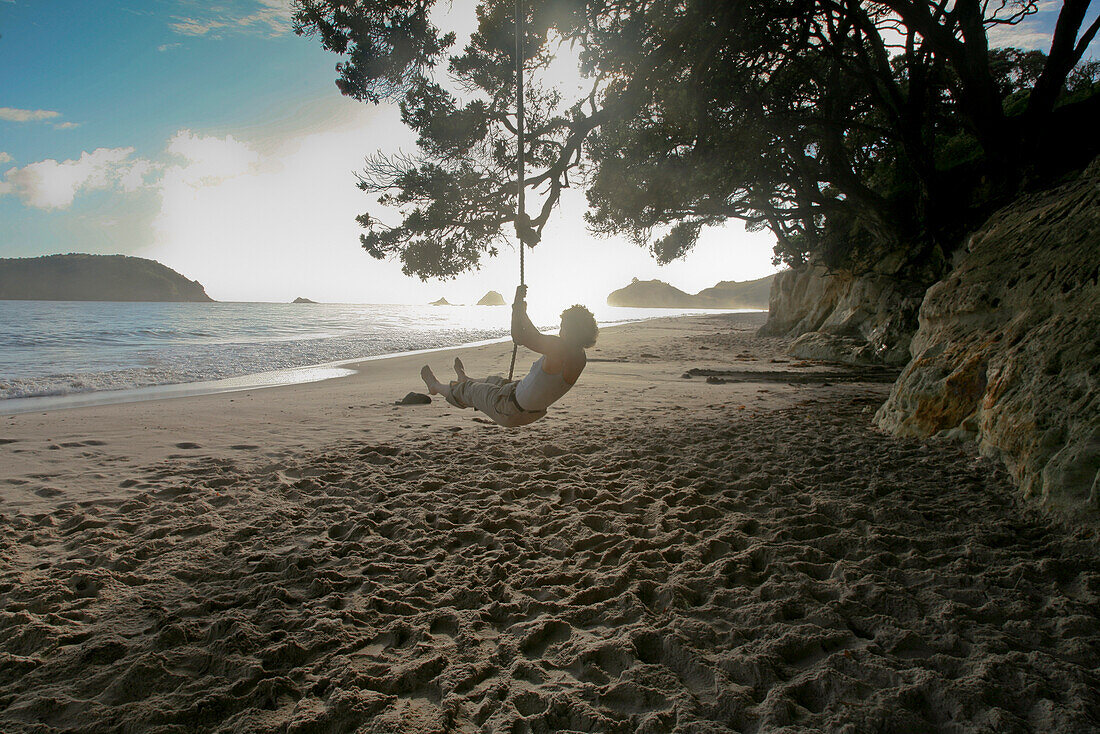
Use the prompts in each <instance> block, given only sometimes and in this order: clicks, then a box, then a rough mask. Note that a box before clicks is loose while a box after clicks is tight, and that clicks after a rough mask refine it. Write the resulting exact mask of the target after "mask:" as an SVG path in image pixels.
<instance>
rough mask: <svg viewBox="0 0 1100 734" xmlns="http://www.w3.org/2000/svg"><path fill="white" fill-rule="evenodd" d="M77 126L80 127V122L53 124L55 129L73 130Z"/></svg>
mask: <svg viewBox="0 0 1100 734" xmlns="http://www.w3.org/2000/svg"><path fill="white" fill-rule="evenodd" d="M75 127H80V123H79V122H59V123H57V124H56V125H54V126H53V129H54V130H72V129H73V128H75Z"/></svg>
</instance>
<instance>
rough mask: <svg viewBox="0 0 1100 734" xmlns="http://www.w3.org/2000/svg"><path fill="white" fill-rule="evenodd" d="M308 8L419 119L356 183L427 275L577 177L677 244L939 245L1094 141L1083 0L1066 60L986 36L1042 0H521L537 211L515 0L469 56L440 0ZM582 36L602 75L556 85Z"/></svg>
mask: <svg viewBox="0 0 1100 734" xmlns="http://www.w3.org/2000/svg"><path fill="white" fill-rule="evenodd" d="M297 5H298V12H297V16H296V29H297V31H298V32H299V33H303V34H316V35H317V36H319V37H320V39H321V42H322V43H323V44H324V45H325V47H326V48H329V49H331V50H333V51H336V52H338V53H341V54H345V56H346V60H345V61H343V62H341V63H340V64H339V65H338V67H337V69H338V71H339V73H340V79H339V80H338V82H337V84H338V86H339V87H340V89H341V91H342V92H344V93H345V94H349V95H351V96H354V97H356V98H358V99H364V100H368V101H374V102H377V101H379V100H382V99H389V100H396V101H399V102H400V106H401V113H402V119H403V121H404V122H405V124H407V125H409V126H410V127H411V128H412V129H414V130H415V131H416V132H417V133H418V135H419V138H418V148H419V151H418V153H417V154H415V155H402V156H396V157H384V156H376V157H374V158H372V159H370V160H368V162H367V166H366V170H365V171H364V173H363V174H362V176H361V179H360V187H361V188H363V190H365V191H368V192H371V193H375V194H379V195H381V200H382V201H383V202H384V203H386V204H389V205H391V206H395V207H397V208H399V209H400V210H401V211H402V217H403V218H402V221H401V223H400V224H398V225H396V226H392V227H389V226H386V225H384V224H383V223H381V222H379V221H377V220H375V219H374V218H372V217H370V216H369V215H363V216H361V217H360V218H359V221H360V223H361V224H362V225H363V226H364V227H365V228H366V230H367V232H366V233H365V234H364V235H363V236H362V243H363V246H364V248H365V249H366V250H367V251H368V252H369V253H370V254H371V255H373V256H375V257H390V256H395V255H396V256H399V257H400V258H401V259H402V261H403V263H404V268H405V271H406V272H407V273H415V274H418V275H420V276H421V277H431V276H436V277H448V276H453V275H455V274H457V273H459V272H462V271H463V270H466V269H469V268H471V267H476V266H477V265H478V263H479V261H480V258H481V257H482V256H484V255H486V254H488V255H494V254H496V252H497V248H498V246H499V245H500V244H501V242H502V241H503V240H504V239H505V238H506V234H507V229H508V225H513V226H515V228H516V229H517V231H518V232H519V233H520V235H521V238H522V239H523V240H525V241H527V242H528V243H529V244H533V243H534V242H537V240H538V238H539V236H540V235H541V232H542V229H543V227H544V226H545V224H546V222H547V221H548V219H549V217H550V215H551V212H552V211H553V209H554V207H555V206H556V204H557V202H558V199H559V197H560V195H561V191H562V190H563V189H564V188H565V187H567V186H569V185H570V183H571V182H576V183H580V184H581V185H583V186H584V187H585V189H586V192H587V195H588V198H589V203H590V205H591V209H590V212H589V214H588V219H589V223H590V226H591V228H592V229H593V231H594V232H596V233H600V234H613V233H627V234H629V235H630V236H632V237H633V238H634V239H635V240H637V241H638V242H639V243H642V244H645V245H647V246H649V247H650V248H651V249H652V251H653V252H654V253H655V255H656V256H657V257H658V258H659V259H662V260H670V259H673V258H675V257H678V256H680V255H682V254H683V253H685V252H687V251H688V250H690V249H691V247H692V246H694V243H695V241H696V239H697V237H698V234H699V232H700V231H701V229H702V228H703V227H706V226H709V225H713V224H716V223H718V222H721V221H725V220H727V219H729V218H738V219H742V220H744V221H745V222H746V223H747V225H748V226H749V227H750V228H767V229H769V230H771V231H772V232H773V233H774V234H775V235H776V238H777V240H778V245H777V254H778V256H779V257H780V258H782V259H784V260H786V261H788V262H799V261H802V260H804V259H807V258H812V259H817V260H822V261H825V262H827V263H828V264H832V265H837V266H844V267H852V268H858V267H860V265H861V263H863V264H866V263H869V262H871V261H873V260H874V259H875V258H876V257H878V256H881V254H882V253H883V252H884V251H895V250H902V251H904V252H905V253H906V254H907V256H908V257H909V258H910V259H912V260H916V261H919V260H927V259H928V258H929V257H932V256H933V254H934V253H937V252H941V251H943V250H945V249H947V248H949V247H950V245H951V243H953V242H955V241H957V239H958V235H959V234H960V233H961V232H962V231H963V230H964V229H965V228H966V227H968V226H970V225H972V224H973V223H974V221H975V220H976V219H977V218H979V217H980V216H982V215H983V214H984V213H985V212H986V211H988V209H989V208H990V207H992V206H994V205H996V204H997V203H999V202H1000V201H1003V199H1004V198H1006V197H1008V196H1010V195H1012V194H1014V193H1015V192H1016V191H1017V190H1018V188H1019V186H1020V185H1022V184H1026V183H1027V182H1028V181H1030V180H1032V179H1033V178H1034V177H1035V176H1037V175H1040V174H1042V175H1046V176H1050V175H1056V174H1057V173H1059V172H1060V171H1061V170H1064V169H1065V168H1066V167H1067V166H1071V165H1072V163H1073V162H1075V161H1077V160H1080V159H1083V158H1088V157H1091V155H1095V153H1096V145H1097V143H1096V140H1095V136H1090V135H1089V134H1088V133H1087V130H1088V125H1087V121H1088V120H1089V119H1093V120H1095V117H1092V116H1093V115H1094V113H1095V110H1096V107H1097V100H1098V99H1100V98H1098V97H1097V95H1096V94H1095V90H1093V92H1092V93H1090V94H1088V95H1084V97H1085V98H1084V99H1081V100H1078V101H1076V102H1074V104H1072V105H1065V106H1063V107H1062V108H1059V107H1058V106H1057V105H1058V103H1059V100H1060V99H1064V98H1065V94H1064V90H1065V86H1066V80H1067V78H1070V76H1071V74H1072V73H1073V69H1074V68H1075V66H1077V64H1078V62H1079V61H1080V59H1081V57H1082V55H1083V52H1084V49H1085V47H1086V46H1087V45H1088V43H1089V42H1090V41H1091V39H1092V38H1093V37H1094V36H1095V34H1096V32H1097V28H1098V24H1100V20H1097V21H1094V22H1092V23H1091V25H1089V26H1088V27H1087V28H1085V30H1084V31H1083V32H1082V30H1081V29H1082V26H1083V25H1084V18H1085V13H1086V12H1087V7H1088V2H1087V0H1065V2H1064V4H1063V6H1062V9H1061V12H1060V16H1059V21H1058V24H1057V27H1056V30H1055V34H1054V39H1053V43H1052V46H1051V53H1050V55H1049V56H1046V55H1036V54H1034V53H1031V54H1028V53H1020V52H1012V53H1008V52H1003V51H993V52H991V51H990V49H989V45H988V39H987V31H988V30H989V29H990V28H993V27H995V26H1001V25H1011V24H1015V23H1018V22H1019V21H1020V20H1022V19H1023V18H1025V17H1026V16H1028V15H1030V14H1031V13H1033V12H1035V10H1036V7H1037V6H1036V3H1035V2H1032V1H1030V0H1024V1H1022V2H1014V3H1002V4H999V5H998V4H986V3H979V2H977V1H976V0H956V2H954V3H947V2H944V1H943V0H940V1H938V2H936V1H931V0H880V1H879V2H856V1H855V0H776V1H774V2H769V3H767V4H762V3H750V2H748V1H747V0H524V5H525V7H526V17H525V23H524V26H525V37H524V44H523V48H524V58H523V64H524V67H525V69H526V70H527V72H528V76H529V78H530V79H532V82H531V83H530V84H529V86H528V89H527V93H526V95H525V105H526V108H527V111H528V119H529V123H530V136H529V138H528V139H527V140H526V144H525V156H526V158H527V160H528V161H529V162H530V164H531V166H532V168H531V173H530V174H529V175H527V176H526V177H525V184H526V186H527V187H529V188H530V189H532V190H533V191H536V192H538V193H539V195H540V197H541V200H539V201H537V206H536V210H535V211H534V213H533V214H531V215H530V217H529V219H528V217H527V215H526V213H519V214H518V215H517V214H516V212H515V211H514V204H513V200H514V191H515V189H516V185H517V181H516V176H515V169H514V165H513V161H514V159H515V155H516V142H515V141H516V137H515V132H516V130H515V123H514V120H515V116H514V108H515V75H514V68H515V45H514V41H513V34H514V29H515V26H514V21H513V16H512V12H513V3H512V1H511V0H508V2H504V1H503V0H482V2H481V4H480V5H479V6H478V11H477V12H478V20H479V25H478V30H477V31H476V33H475V34H474V35H473V37H472V38H471V41H470V43H469V45H468V46H467V47H466V48H465V49H463V50H461V52H453V45H454V38H453V36H450V35H448V34H441V33H440V32H439V31H438V30H437V29H435V28H434V27H432V26H431V24H430V22H429V12H430V10H431V7H432V5H433V0H419V1H413V0H403V1H402V2H377V1H375V2H364V1H363V0H359V1H358V2H355V1H353V0H298V3H297ZM565 49H568V50H571V51H572V52H574V53H576V56H577V58H578V60H579V64H580V69H581V72H582V74H583V78H584V80H585V82H586V84H587V86H586V88H585V90H584V92H583V93H582V94H578V95H576V96H574V97H573V98H566V97H564V96H563V95H562V94H561V93H560V92H559V91H558V90H556V89H555V88H554V87H553V86H552V85H548V84H547V83H546V82H545V81H540V74H541V73H542V72H545V70H546V69H547V68H548V67H549V65H550V63H551V61H552V59H553V57H554V54H555V53H558V52H561V51H563V50H565ZM448 54H449V55H448ZM444 62H446V64H447V67H446V68H447V71H448V73H449V75H450V78H451V81H450V83H449V84H448V83H447V80H445V79H441V78H440V77H441V76H442V75H441V73H440V72H441V69H440V67H441V65H442V64H443V63H444ZM1080 86H1081V88H1084V87H1086V86H1088V85H1087V84H1082V85H1080ZM1082 121H1085V123H1082ZM1056 126H1061V127H1062V129H1064V130H1065V131H1072V132H1073V134H1072V135H1069V136H1068V139H1067V136H1064V135H1057V136H1052V135H1051V131H1052V129H1054V128H1055V127H1056ZM1052 140H1054V141H1056V142H1057V146H1056V150H1055V149H1054V148H1052V142H1051V141H1052ZM1052 151H1053V153H1052Z"/></svg>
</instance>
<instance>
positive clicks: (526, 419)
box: [447, 375, 546, 428]
mask: <svg viewBox="0 0 1100 734" xmlns="http://www.w3.org/2000/svg"><path fill="white" fill-rule="evenodd" d="M516 384H517V383H515V382H509V381H508V380H506V379H504V378H503V377H501V376H499V375H493V376H491V377H485V378H482V379H476V380H474V379H470V380H463V381H461V382H452V383H451V385H450V390H448V392H449V393H450V395H448V396H447V402H448V403H450V404H451V405H453V406H455V407H456V408H475V409H477V410H480V411H481V412H482V413H484V414H485V415H487V416H489V417H490V418H492V419H493V420H494V421H496V422H497V423H499V424H500V425H502V426H504V427H506V428H515V427H516V426H525V425H527V424H528V423H534V422H535V421H537V420H538V419H539V418H541V417H543V416H544V415H546V411H545V410H539V411H534V412H525V411H522V410H520V409H519V407H517V406H516V404H515V402H514V401H513V400H512V396H513V395H515V393H516Z"/></svg>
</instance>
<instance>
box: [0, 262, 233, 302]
mask: <svg viewBox="0 0 1100 734" xmlns="http://www.w3.org/2000/svg"><path fill="white" fill-rule="evenodd" d="M0 300H11V301H199V302H209V301H213V299H212V298H210V296H208V295H206V289H205V288H203V287H202V285H201V284H200V283H199V282H198V281H196V280H188V279H187V278H185V277H183V276H182V275H180V274H179V273H177V272H176V271H175V270H172V269H171V268H169V267H166V266H164V265H161V264H160V263H158V262H157V261H155V260H147V259H145V258H142V257H127V256H125V255H81V254H70V255H46V256H44V257H27V258H0Z"/></svg>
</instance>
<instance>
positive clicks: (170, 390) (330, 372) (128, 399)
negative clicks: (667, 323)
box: [0, 302, 767, 417]
mask: <svg viewBox="0 0 1100 734" xmlns="http://www.w3.org/2000/svg"><path fill="white" fill-rule="evenodd" d="M65 303H70V302H65ZM73 303H77V302H73ZM335 305H360V304H335ZM366 305H372V304H366ZM662 310H664V309H662ZM684 310H686V311H689V312H688V313H685V314H680V315H675V316H668V315H657V316H652V317H640V318H634V319H629V320H625V321H611V322H607V323H604V324H601V326H600V328H601V330H602V329H610V328H613V327H617V326H622V325H624V324H631V323H637V322H640V321H652V320H655V319H678V318H691V317H693V316H700V315H703V316H708V315H720V314H728V313H767V311H766V310H765V311H761V310H756V309H710V310H711V311H713V312H714V313H707V314H699V313H693V312H691V310H690V309H684ZM545 331H546V333H556V330H554V329H548V330H545ZM506 341H510V337H508V336H501V337H494V338H491V339H481V340H476V341H472V342H463V343H461V344H454V345H450V346H444V347H429V348H425V349H411V350H405V351H399V352H389V353H384V354H375V355H367V356H362V357H350V358H347V359H338V360H333V361H328V362H320V363H317V364H309V365H303V366H300V367H288V368H283V369H278V370H272V371H265V372H255V373H249V374H243V375H237V376H234V377H226V378H221V379H216V380H197V381H194V382H179V383H166V384H161V385H146V386H142V387H133V388H123V389H117V390H89V391H85V392H67V393H61V394H46V395H33V396H28V397H19V398H5V399H2V400H0V417H2V416H6V415H19V414H22V413H35V412H41V411H54V410H69V409H72V408H83V407H94V406H101V405H115V404H124V403H134V402H145V401H154V400H164V399H175V398H181V397H197V396H202V395H213V394H217V393H224V392H242V391H246V390H259V389H265V388H271V387H283V386H288V385H297V384H304V383H309V382H322V381H325V380H333V379H339V378H341V377H347V376H350V375H351V374H353V373H354V371H355V369H354V368H355V365H358V364H362V363H366V362H372V361H376V360H382V359H396V358H401V357H407V356H413V355H419V354H431V353H433V352H440V351H445V350H449V349H472V348H476V347H481V346H485V345H489V344H495V343H499V342H506Z"/></svg>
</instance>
